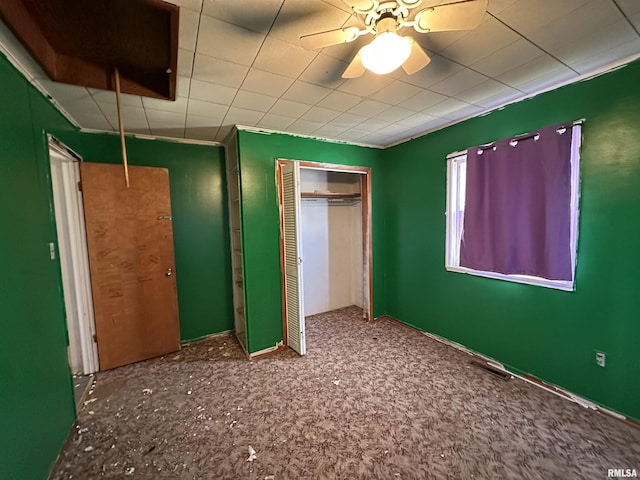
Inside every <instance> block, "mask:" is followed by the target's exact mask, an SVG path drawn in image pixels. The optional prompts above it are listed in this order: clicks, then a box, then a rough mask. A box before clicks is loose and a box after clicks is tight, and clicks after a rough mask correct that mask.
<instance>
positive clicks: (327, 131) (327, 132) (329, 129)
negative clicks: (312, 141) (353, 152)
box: [313, 124, 346, 139]
mask: <svg viewBox="0 0 640 480" xmlns="http://www.w3.org/2000/svg"><path fill="white" fill-rule="evenodd" d="M345 130H346V128H344V127H340V126H338V125H333V124H332V125H323V126H322V127H320V128H319V129H317V130H316V131H315V132H313V134H314V135H318V136H321V137H325V138H329V139H333V138H336V136H337V135H340V134H341V133H344V131H345Z"/></svg>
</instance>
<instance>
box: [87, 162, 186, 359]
mask: <svg viewBox="0 0 640 480" xmlns="http://www.w3.org/2000/svg"><path fill="white" fill-rule="evenodd" d="M80 172H81V178H82V193H83V199H84V213H85V222H86V229H87V245H88V251H89V266H90V270H91V287H92V291H93V306H94V312H95V323H96V336H97V343H98V357H99V361H100V369H101V370H107V369H110V368H114V367H118V366H121V365H126V364H129V363H133V362H137V361H140V360H145V359H147V358H151V357H155V356H158V355H162V354H165V353H169V352H173V351H176V350H179V349H180V329H179V323H178V300H177V294H176V281H175V272H174V270H175V267H174V254H173V228H172V224H171V201H170V197H169V172H168V170H167V169H165V168H151V167H129V176H130V184H131V187H130V188H126V186H125V182H124V175H123V172H122V166H120V165H107V164H101V163H86V162H83V163H82V164H81V167H80Z"/></svg>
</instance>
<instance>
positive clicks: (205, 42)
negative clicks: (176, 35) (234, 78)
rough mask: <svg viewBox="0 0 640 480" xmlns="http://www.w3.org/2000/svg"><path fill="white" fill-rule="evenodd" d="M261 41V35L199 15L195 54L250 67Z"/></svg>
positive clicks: (262, 37) (262, 36)
mask: <svg viewBox="0 0 640 480" xmlns="http://www.w3.org/2000/svg"><path fill="white" fill-rule="evenodd" d="M263 41H264V35H263V34H261V33H256V32H254V31H252V30H247V29H246V28H242V27H238V26H236V25H232V24H230V23H227V22H223V21H222V20H218V19H216V18H213V17H209V16H207V15H201V16H200V29H199V30H198V48H197V50H196V53H200V54H203V55H208V56H210V57H214V58H219V59H221V60H227V61H229V62H233V63H238V64H240V65H246V66H250V65H251V64H252V63H253V61H254V60H255V58H256V55H257V54H258V50H260V46H261V45H262V42H263Z"/></svg>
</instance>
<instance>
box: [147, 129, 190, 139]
mask: <svg viewBox="0 0 640 480" xmlns="http://www.w3.org/2000/svg"><path fill="white" fill-rule="evenodd" d="M149 131H150V132H151V135H154V136H156V137H168V138H184V128H150V129H149Z"/></svg>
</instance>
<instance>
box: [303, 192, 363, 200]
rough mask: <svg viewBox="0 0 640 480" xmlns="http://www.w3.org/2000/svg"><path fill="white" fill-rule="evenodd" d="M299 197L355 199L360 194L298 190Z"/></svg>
mask: <svg viewBox="0 0 640 480" xmlns="http://www.w3.org/2000/svg"><path fill="white" fill-rule="evenodd" d="M300 198H336V199H339V198H340V199H341V198H344V199H355V198H360V194H359V193H339V192H300Z"/></svg>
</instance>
